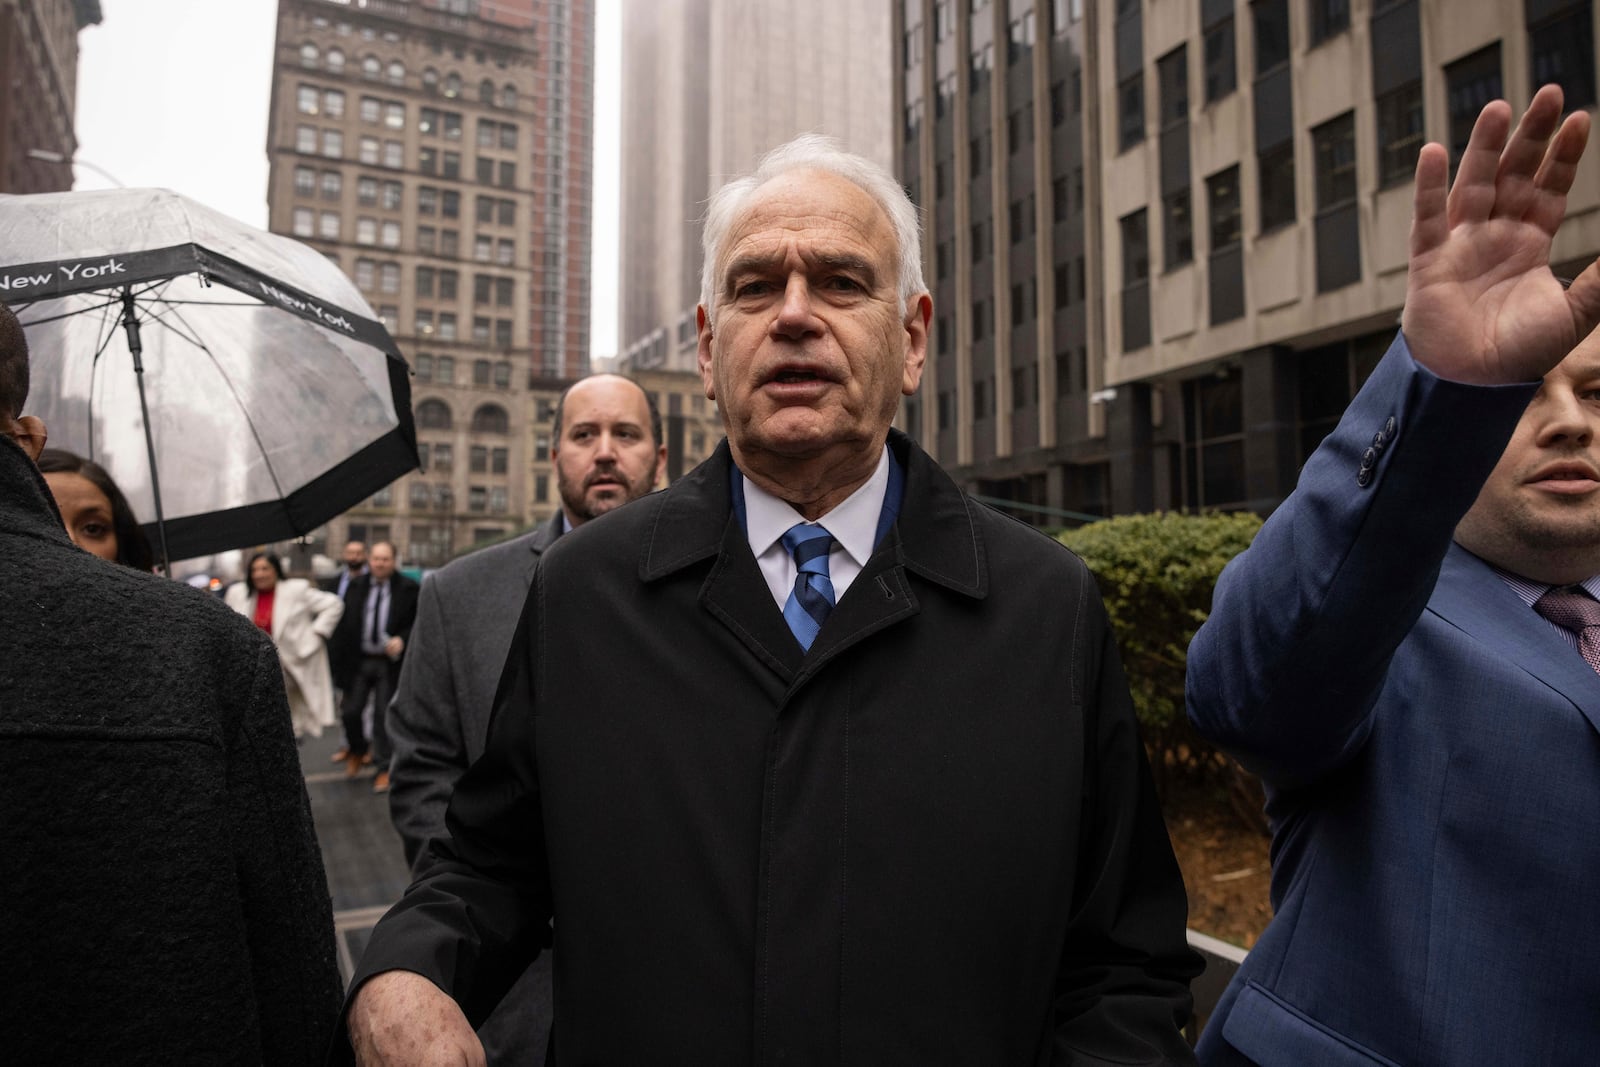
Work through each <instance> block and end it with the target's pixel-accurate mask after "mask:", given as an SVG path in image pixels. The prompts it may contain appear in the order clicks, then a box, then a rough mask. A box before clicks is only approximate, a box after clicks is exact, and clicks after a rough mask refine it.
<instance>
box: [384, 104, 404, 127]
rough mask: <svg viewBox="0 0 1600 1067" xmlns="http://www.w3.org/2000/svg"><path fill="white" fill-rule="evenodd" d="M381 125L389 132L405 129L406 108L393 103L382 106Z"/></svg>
mask: <svg viewBox="0 0 1600 1067" xmlns="http://www.w3.org/2000/svg"><path fill="white" fill-rule="evenodd" d="M383 124H384V125H385V126H387V127H389V129H391V130H403V129H405V128H406V106H405V105H404V104H397V103H394V102H393V101H390V102H389V103H386V104H384V105H383Z"/></svg>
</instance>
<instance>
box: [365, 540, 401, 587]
mask: <svg viewBox="0 0 1600 1067" xmlns="http://www.w3.org/2000/svg"><path fill="white" fill-rule="evenodd" d="M367 572H368V573H369V574H371V575H372V578H373V580H374V581H379V582H384V581H388V580H389V578H390V576H391V575H393V574H394V549H393V548H391V547H390V546H389V545H386V544H383V543H381V542H380V543H379V544H376V545H373V546H372V555H371V556H370V557H368V559H367Z"/></svg>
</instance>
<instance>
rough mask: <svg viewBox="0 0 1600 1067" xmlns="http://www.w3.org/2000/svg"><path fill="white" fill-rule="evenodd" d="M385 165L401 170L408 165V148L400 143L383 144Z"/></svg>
mask: <svg viewBox="0 0 1600 1067" xmlns="http://www.w3.org/2000/svg"><path fill="white" fill-rule="evenodd" d="M383 165H384V166H386V167H392V168H394V169H395V170H399V169H400V168H401V167H403V166H405V165H406V146H405V145H403V144H401V143H400V142H399V141H385V142H383Z"/></svg>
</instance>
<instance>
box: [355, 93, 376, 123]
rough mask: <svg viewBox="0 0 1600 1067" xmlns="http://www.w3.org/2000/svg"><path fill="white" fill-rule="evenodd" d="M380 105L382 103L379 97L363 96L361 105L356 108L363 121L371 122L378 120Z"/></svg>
mask: <svg viewBox="0 0 1600 1067" xmlns="http://www.w3.org/2000/svg"><path fill="white" fill-rule="evenodd" d="M380 107H381V104H380V102H379V100H378V98H377V97H375V96H363V97H362V98H361V105H360V106H359V107H358V108H357V109H356V114H357V115H359V116H360V117H361V121H362V122H365V123H369V124H370V123H376V122H377V121H378V114H379V110H380Z"/></svg>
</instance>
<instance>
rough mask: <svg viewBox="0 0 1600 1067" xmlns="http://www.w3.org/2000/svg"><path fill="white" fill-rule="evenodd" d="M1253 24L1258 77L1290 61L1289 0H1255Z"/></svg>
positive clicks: (1252, 10)
mask: <svg viewBox="0 0 1600 1067" xmlns="http://www.w3.org/2000/svg"><path fill="white" fill-rule="evenodd" d="M1250 20H1251V26H1252V27H1253V28H1254V29H1255V38H1256V77H1258V78H1259V77H1261V75H1263V74H1266V73H1267V72H1268V71H1271V70H1273V69H1275V68H1277V67H1279V66H1282V65H1283V64H1285V63H1287V62H1289V0H1254V2H1253V3H1252V4H1251V5H1250Z"/></svg>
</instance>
